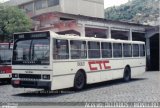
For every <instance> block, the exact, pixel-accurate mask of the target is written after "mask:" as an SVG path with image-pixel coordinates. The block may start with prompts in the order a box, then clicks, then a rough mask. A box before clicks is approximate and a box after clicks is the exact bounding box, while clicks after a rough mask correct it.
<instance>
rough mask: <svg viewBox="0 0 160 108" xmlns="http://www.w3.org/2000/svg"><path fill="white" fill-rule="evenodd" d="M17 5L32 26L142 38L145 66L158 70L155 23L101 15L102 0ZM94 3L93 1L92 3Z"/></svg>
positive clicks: (33, 0) (41, 0)
mask: <svg viewBox="0 0 160 108" xmlns="http://www.w3.org/2000/svg"><path fill="white" fill-rule="evenodd" d="M13 1H21V0H11V1H10V2H8V3H7V4H10V3H11V4H12V5H18V6H19V7H20V8H22V9H24V10H25V11H26V13H27V14H28V15H29V16H30V17H31V18H32V19H33V21H34V28H35V30H52V31H54V32H57V33H59V34H76V35H77V36H86V37H97V38H104V39H105V38H106V39H107V38H114V39H123V40H138V41H144V42H146V55H147V69H148V70H160V63H159V62H160V58H159V56H160V47H159V42H160V36H159V26H157V27H153V26H148V25H141V24H135V23H128V22H120V21H112V20H107V19H104V9H103V8H102V7H103V2H104V1H103V0H23V2H22V1H21V2H13ZM93 4H94V5H93Z"/></svg>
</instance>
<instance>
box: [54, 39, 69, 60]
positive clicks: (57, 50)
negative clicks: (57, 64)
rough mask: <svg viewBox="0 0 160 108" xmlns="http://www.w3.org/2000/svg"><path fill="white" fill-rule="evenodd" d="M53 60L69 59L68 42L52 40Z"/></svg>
mask: <svg viewBox="0 0 160 108" xmlns="http://www.w3.org/2000/svg"><path fill="white" fill-rule="evenodd" d="M53 59H55V60H58V59H69V46H68V40H62V39H54V41H53Z"/></svg>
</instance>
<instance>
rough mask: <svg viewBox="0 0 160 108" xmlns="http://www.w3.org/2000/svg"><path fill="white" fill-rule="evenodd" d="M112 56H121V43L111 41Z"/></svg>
mask: <svg viewBox="0 0 160 108" xmlns="http://www.w3.org/2000/svg"><path fill="white" fill-rule="evenodd" d="M113 56H114V57H115V58H120V57H122V44H121V43H113Z"/></svg>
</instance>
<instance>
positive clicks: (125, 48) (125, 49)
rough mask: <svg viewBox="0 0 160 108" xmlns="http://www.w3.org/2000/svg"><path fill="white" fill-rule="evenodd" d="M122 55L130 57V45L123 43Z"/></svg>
mask: <svg viewBox="0 0 160 108" xmlns="http://www.w3.org/2000/svg"><path fill="white" fill-rule="evenodd" d="M123 55H124V57H132V45H131V44H123Z"/></svg>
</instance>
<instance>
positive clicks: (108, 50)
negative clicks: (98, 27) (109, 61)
mask: <svg viewBox="0 0 160 108" xmlns="http://www.w3.org/2000/svg"><path fill="white" fill-rule="evenodd" d="M101 46H102V58H112V44H111V43H106V42H102V43H101Z"/></svg>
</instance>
